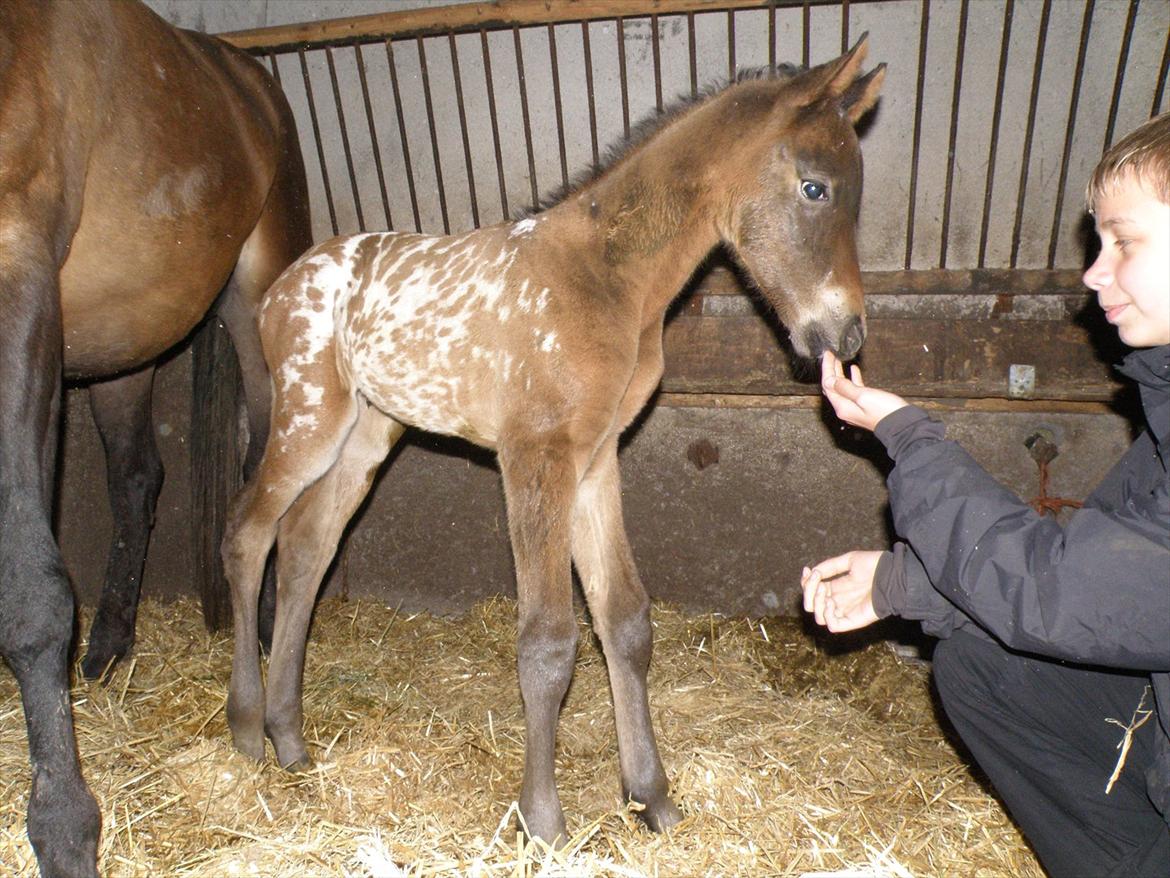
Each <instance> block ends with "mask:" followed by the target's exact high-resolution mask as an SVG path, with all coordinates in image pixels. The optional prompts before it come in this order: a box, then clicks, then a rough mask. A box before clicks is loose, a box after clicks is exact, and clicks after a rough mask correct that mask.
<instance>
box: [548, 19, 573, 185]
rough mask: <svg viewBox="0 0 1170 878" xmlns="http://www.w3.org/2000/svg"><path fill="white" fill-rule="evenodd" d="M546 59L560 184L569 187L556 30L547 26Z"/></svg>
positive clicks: (551, 26)
mask: <svg viewBox="0 0 1170 878" xmlns="http://www.w3.org/2000/svg"><path fill="white" fill-rule="evenodd" d="M548 59H549V62H550V63H551V66H552V84H553V107H554V109H555V110H556V114H557V147H558V149H559V150H560V154H561V185H562V186H563V187H564V188H565V189H566V190H567V189H568V188H569V160H568V156H567V155H566V153H565V117H564V111H563V109H562V107H561V74H560V71H559V69H558V66H559V65H558V63H557V31H556V28H555V27H554V26H553V25H552V24H551V23H550V24H549V26H548Z"/></svg>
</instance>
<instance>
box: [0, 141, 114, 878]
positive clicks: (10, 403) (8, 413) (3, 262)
mask: <svg viewBox="0 0 1170 878" xmlns="http://www.w3.org/2000/svg"><path fill="white" fill-rule="evenodd" d="M3 169H4V163H3V162H0V240H3V241H4V244H3V246H2V247H0V338H3V342H2V343H0V654H2V655H3V656H4V659H5V661H6V662H7V663H8V666H9V667H10V668H11V669H12V672H13V673H14V674H15V675H16V680H17V683H18V684H19V685H20V693H21V700H22V703H23V705H24V716H25V722H26V724H27V727H28V748H29V758H30V761H31V763H32V794H31V795H30V797H29V803H28V835H29V839H30V841H31V842H32V845H33V850H34V851H36V855H37V861H38V863H39V864H40V867H41V874H42V875H43V876H45V878H55V876H69V878H77V876H96V875H97V869H96V862H97V842H98V835H99V833H100V832H101V815H100V814H99V813H98V807H97V803H96V802H95V801H94V798H93V796H92V795H91V794H90V792H89V789H88V788H87V787H86V785H85V781H84V780H83V779H82V776H81V768H80V765H79V764H78V759H77V744H76V740H75V737H74V732H73V714H72V710H71V707H70V704H69V667H68V663H69V644H70V639H71V638H72V634H73V611H74V607H73V593H72V591H71V589H70V586H69V579H68V576H67V574H66V572H65V564H64V562H63V561H62V559H61V552H60V549H59V548H58V546H57V542H56V540H55V539H54V537H53V532H52V525H51V509H52V497H53V488H54V482H55V472H56V463H57V437H58V432H59V429H60V418H59V414H60V404H61V393H62V391H61V363H62V341H61V310H60V293H59V291H58V288H57V280H56V278H57V273H56V264H57V263H56V261H55V260H54V258H53V256H52V255H51V254H50V253H49V252H48V246H47V245H46V243H45V241H46V240H47V239H46V238H42V237H41V236H40V235H39V234H38V233H37V232H35V231H33V230H31V229H29V228H27V227H26V226H25V225H24V224H23V222H22V218H23V216H24V215H25V214H27V211H28V205H27V201H28V198H27V187H24V188H23V189H22V188H19V183H20V181H17V183H18V188H17V191H18V192H21V191H23V192H24V193H25V195H21V196H20V198H19V199H18V200H17V203H18V204H19V205H20V207H19V211H20V212H19V213H13V212H10V210H11V205H10V204H8V202H7V199H6V193H8V192H9V191H10V189H9V187H8V185H7V183H8V182H9V181H7V180H6V179H5V174H4V173H3Z"/></svg>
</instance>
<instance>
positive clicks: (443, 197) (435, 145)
mask: <svg viewBox="0 0 1170 878" xmlns="http://www.w3.org/2000/svg"><path fill="white" fill-rule="evenodd" d="M415 39H416V41H417V43H418V66H419V70H420V71H421V72H422V86H423V100H424V101H425V102H426V107H427V128H429V129H430V132H431V160H432V161H433V162H434V163H435V184H436V186H437V187H438V189H439V214H440V216H442V218H443V234H444V235H449V234H451V222H450V220H449V219H448V218H447V192H446V189H445V188H444V186H443V161H442V159H441V158H440V157H439V134H438V132H437V131H436V130H435V108H434V102H433V101H432V99H431V77H430V73H428V71H427V50H426V46H425V45H424V44H423V38H422V37H416V38H415Z"/></svg>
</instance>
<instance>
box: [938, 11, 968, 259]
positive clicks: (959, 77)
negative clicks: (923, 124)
mask: <svg viewBox="0 0 1170 878" xmlns="http://www.w3.org/2000/svg"><path fill="white" fill-rule="evenodd" d="M968 8H969V7H968V0H962V3H960V5H959V36H958V39H957V41H956V46H955V85H954V88H953V89H952V91H951V135H950V141H949V142H948V146H947V181H946V185H945V187H944V189H943V193H944V194H943V216H942V242H941V244H940V245H939V253H938V267H939V268H946V267H947V239H948V238H949V237H950V231H951V196H952V195H953V194H954V188H953V184H954V180H955V143H956V142H957V140H958V137H959V95H960V94H961V93H962V87H963V55H964V54H965V53H966V49H967V12H968Z"/></svg>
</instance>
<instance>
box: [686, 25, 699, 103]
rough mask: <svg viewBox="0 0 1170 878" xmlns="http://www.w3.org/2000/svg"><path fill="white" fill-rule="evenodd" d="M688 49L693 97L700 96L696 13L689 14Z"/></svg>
mask: <svg viewBox="0 0 1170 878" xmlns="http://www.w3.org/2000/svg"><path fill="white" fill-rule="evenodd" d="M687 49H688V52H689V53H690V59H691V97H692V98H697V97H698V96H699V67H698V51H697V50H696V48H695V13H693V12H688V13H687Z"/></svg>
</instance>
